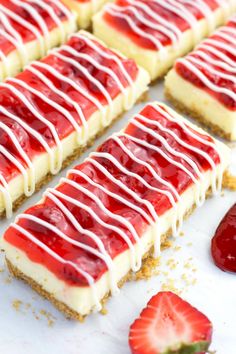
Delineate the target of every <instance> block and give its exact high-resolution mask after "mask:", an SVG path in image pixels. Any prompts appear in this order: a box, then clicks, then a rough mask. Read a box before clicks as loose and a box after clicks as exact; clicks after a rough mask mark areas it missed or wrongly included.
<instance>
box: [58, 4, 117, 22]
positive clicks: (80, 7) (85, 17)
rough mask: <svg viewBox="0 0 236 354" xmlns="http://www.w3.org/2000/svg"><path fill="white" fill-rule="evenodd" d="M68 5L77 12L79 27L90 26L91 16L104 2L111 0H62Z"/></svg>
mask: <svg viewBox="0 0 236 354" xmlns="http://www.w3.org/2000/svg"><path fill="white" fill-rule="evenodd" d="M62 1H63V2H64V3H65V4H66V5H67V6H68V7H70V8H71V9H72V10H74V11H75V12H76V14H77V23H78V25H79V28H84V29H86V28H88V27H90V26H91V22H92V17H93V15H94V14H95V13H97V12H98V11H99V10H100V9H101V8H102V6H103V5H104V4H106V3H107V2H109V1H112V0H62Z"/></svg>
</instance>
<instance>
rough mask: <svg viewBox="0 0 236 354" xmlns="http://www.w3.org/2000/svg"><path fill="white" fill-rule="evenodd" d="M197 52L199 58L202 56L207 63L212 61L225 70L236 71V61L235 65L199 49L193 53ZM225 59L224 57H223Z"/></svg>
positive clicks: (212, 63)
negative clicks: (216, 58)
mask: <svg viewBox="0 0 236 354" xmlns="http://www.w3.org/2000/svg"><path fill="white" fill-rule="evenodd" d="M195 54H197V58H201V59H202V60H201V62H205V63H210V64H211V65H214V66H218V67H219V68H222V69H224V70H225V71H228V72H229V73H234V74H235V73H236V62H235V63H234V64H235V65H234V67H232V66H231V65H229V64H227V63H225V62H224V61H219V60H215V59H213V58H212V57H211V56H210V55H208V54H207V53H206V52H204V51H203V50H200V49H198V50H197V53H195V52H193V53H192V55H195ZM222 60H223V59H222Z"/></svg>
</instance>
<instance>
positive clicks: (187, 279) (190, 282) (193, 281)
mask: <svg viewBox="0 0 236 354" xmlns="http://www.w3.org/2000/svg"><path fill="white" fill-rule="evenodd" d="M181 279H182V280H183V281H184V282H185V284H186V285H187V286H190V285H195V284H196V282H197V279H196V278H192V277H189V275H188V274H186V273H184V274H182V276H181Z"/></svg>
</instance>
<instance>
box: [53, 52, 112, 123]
mask: <svg viewBox="0 0 236 354" xmlns="http://www.w3.org/2000/svg"><path fill="white" fill-rule="evenodd" d="M53 55H55V56H56V57H58V58H59V59H61V60H62V61H64V62H66V63H69V64H71V65H72V66H74V67H75V68H77V69H78V70H79V71H81V72H82V73H83V74H84V75H85V77H86V78H87V79H88V80H89V81H91V82H92V83H93V84H94V85H95V86H96V87H97V88H98V90H99V91H100V92H101V93H102V95H103V96H104V97H105V98H106V100H107V103H108V105H109V116H108V117H106V118H105V120H103V122H102V123H103V126H107V125H108V124H109V123H110V121H111V118H112V113H113V104H112V98H111V96H110V95H109V93H108V91H107V90H106V89H105V87H104V86H103V85H102V84H101V83H100V82H99V81H98V80H97V79H95V78H94V77H93V76H92V75H91V74H90V73H89V71H88V70H87V69H86V68H85V67H83V66H82V65H81V64H79V63H78V62H77V61H76V60H74V59H72V58H70V57H67V56H65V55H62V54H61V53H59V52H56V51H53ZM103 119H104V116H103Z"/></svg>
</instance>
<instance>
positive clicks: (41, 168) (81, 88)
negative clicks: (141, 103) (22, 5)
mask: <svg viewBox="0 0 236 354" xmlns="http://www.w3.org/2000/svg"><path fill="white" fill-rule="evenodd" d="M149 81H150V79H149V75H148V73H147V72H146V71H145V70H144V69H142V68H139V67H138V66H137V65H136V63H135V62H134V61H133V60H131V59H126V58H124V57H123V56H122V55H120V54H118V53H116V52H114V51H112V50H110V49H108V48H107V47H106V46H105V45H104V44H103V43H102V42H101V41H99V40H97V39H96V38H95V37H94V36H93V35H91V34H89V33H87V32H85V31H81V32H78V33H76V34H74V35H72V36H71V37H70V39H69V41H68V42H67V44H66V45H63V46H62V47H60V48H59V49H55V50H54V51H52V52H51V53H50V54H49V55H48V56H47V57H46V58H44V59H43V60H41V61H37V62H33V63H32V64H31V65H29V66H28V67H26V68H25V70H24V71H23V72H22V73H20V74H19V75H18V76H17V77H16V78H9V79H7V80H6V81H5V82H4V83H0V161H1V163H0V215H1V216H2V215H4V214H7V216H11V213H12V209H13V208H16V207H18V206H19V204H21V203H22V201H23V200H24V199H25V198H26V197H29V196H31V195H32V194H33V193H34V191H35V190H37V189H39V188H40V187H41V186H42V184H44V183H46V182H47V180H48V179H49V177H51V176H52V175H55V174H57V173H58V172H59V171H60V170H61V169H62V168H63V167H65V166H66V165H68V164H69V163H70V162H71V161H72V160H74V159H75V158H77V157H78V156H79V155H80V154H81V152H82V151H83V150H84V149H85V148H86V147H88V146H90V145H91V144H92V142H93V141H94V139H95V138H96V137H97V136H98V135H100V134H101V133H102V132H103V131H104V130H105V129H106V128H107V127H108V126H109V125H110V124H111V123H112V122H113V121H114V119H115V118H117V117H118V116H119V115H120V114H122V113H123V112H124V111H126V110H128V109H130V108H131V107H132V106H133V105H134V103H135V102H136V101H137V100H138V99H139V98H140V97H141V96H142V95H143V93H144V92H145V91H146V90H147V85H148V83H149Z"/></svg>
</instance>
